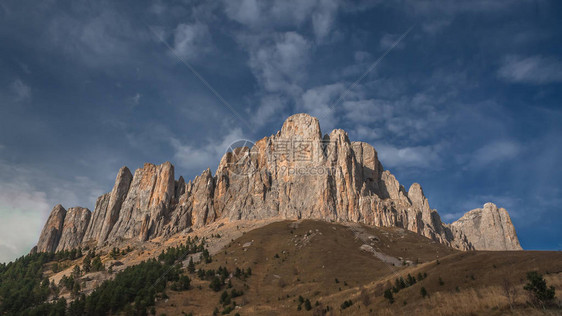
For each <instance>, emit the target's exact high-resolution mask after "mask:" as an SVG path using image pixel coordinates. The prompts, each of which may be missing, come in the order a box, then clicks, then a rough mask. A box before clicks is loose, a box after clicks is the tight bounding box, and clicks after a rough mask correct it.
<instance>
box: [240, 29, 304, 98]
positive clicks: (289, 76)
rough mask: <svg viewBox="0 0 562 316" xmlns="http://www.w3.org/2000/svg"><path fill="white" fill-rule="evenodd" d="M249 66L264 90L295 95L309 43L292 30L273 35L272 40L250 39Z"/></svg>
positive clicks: (299, 89) (298, 88) (302, 76)
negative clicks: (264, 41)
mask: <svg viewBox="0 0 562 316" xmlns="http://www.w3.org/2000/svg"><path fill="white" fill-rule="evenodd" d="M249 40H251V41H252V43H249V46H250V49H249V50H250V61H249V63H250V68H251V69H252V72H253V73H254V75H255V76H256V78H257V79H258V83H259V84H260V85H261V86H262V87H263V88H264V89H265V90H266V91H267V92H284V93H287V94H289V95H293V96H294V95H297V94H299V93H300V91H301V88H300V87H299V85H298V82H300V81H302V79H304V77H305V69H306V66H307V64H308V61H309V58H310V50H311V44H310V43H309V42H308V41H307V40H306V39H305V38H304V37H303V36H301V35H300V34H298V33H296V32H287V33H281V34H276V35H275V37H274V41H273V42H269V43H263V42H260V41H259V40H258V41H256V39H255V38H250V39H249Z"/></svg>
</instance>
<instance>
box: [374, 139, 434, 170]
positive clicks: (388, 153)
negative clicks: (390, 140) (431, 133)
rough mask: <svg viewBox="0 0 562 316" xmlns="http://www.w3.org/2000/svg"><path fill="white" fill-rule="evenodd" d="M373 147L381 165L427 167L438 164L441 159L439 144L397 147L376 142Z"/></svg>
mask: <svg viewBox="0 0 562 316" xmlns="http://www.w3.org/2000/svg"><path fill="white" fill-rule="evenodd" d="M375 148H376V150H377V152H378V154H379V158H380V160H381V162H382V164H383V166H385V167H390V168H410V167H422V168H427V167H431V166H435V165H438V163H439V162H440V160H441V158H440V151H441V149H442V146H441V145H431V146H413V147H402V148H398V147H395V146H393V145H386V144H377V145H376V146H375Z"/></svg>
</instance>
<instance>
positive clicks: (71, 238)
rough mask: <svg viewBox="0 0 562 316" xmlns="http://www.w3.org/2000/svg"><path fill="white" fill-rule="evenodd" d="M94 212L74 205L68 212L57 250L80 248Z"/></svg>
mask: <svg viewBox="0 0 562 316" xmlns="http://www.w3.org/2000/svg"><path fill="white" fill-rule="evenodd" d="M91 215H92V212H90V210H89V209H87V208H83V207H72V208H69V209H68V211H67V212H66V217H65V218H64V224H63V227H62V234H61V237H60V240H59V243H58V245H57V248H56V251H61V250H68V249H73V248H78V247H79V246H80V245H81V244H82V239H83V238H84V234H85V233H86V230H87V229H88V224H89V223H90V217H91Z"/></svg>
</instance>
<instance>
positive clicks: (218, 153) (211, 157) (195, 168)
mask: <svg viewBox="0 0 562 316" xmlns="http://www.w3.org/2000/svg"><path fill="white" fill-rule="evenodd" d="M241 139H245V138H244V134H243V133H242V130H241V129H239V128H236V129H233V130H231V131H230V132H229V133H228V134H227V135H226V136H224V137H223V138H222V139H221V140H218V141H214V140H210V141H207V142H206V144H204V145H198V146H194V145H188V144H184V143H183V142H181V141H180V140H179V139H177V138H172V139H170V143H171V145H172V147H173V148H174V151H175V153H174V162H176V163H177V164H178V165H179V166H181V167H183V168H185V169H186V170H189V171H191V172H201V171H203V170H205V169H206V168H211V170H213V168H216V167H217V166H218V163H219V162H220V159H221V158H222V156H223V155H224V154H225V153H226V152H227V150H228V149H229V147H230V145H231V144H232V143H234V142H235V141H237V140H241Z"/></svg>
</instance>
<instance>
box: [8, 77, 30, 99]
mask: <svg viewBox="0 0 562 316" xmlns="http://www.w3.org/2000/svg"><path fill="white" fill-rule="evenodd" d="M10 90H11V91H12V93H13V94H14V100H15V101H16V102H23V101H28V100H30V99H31V88H30V87H29V86H28V85H26V84H25V83H24V82H23V81H21V80H20V79H19V78H18V79H16V80H14V81H13V82H12V84H11V85H10Z"/></svg>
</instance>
